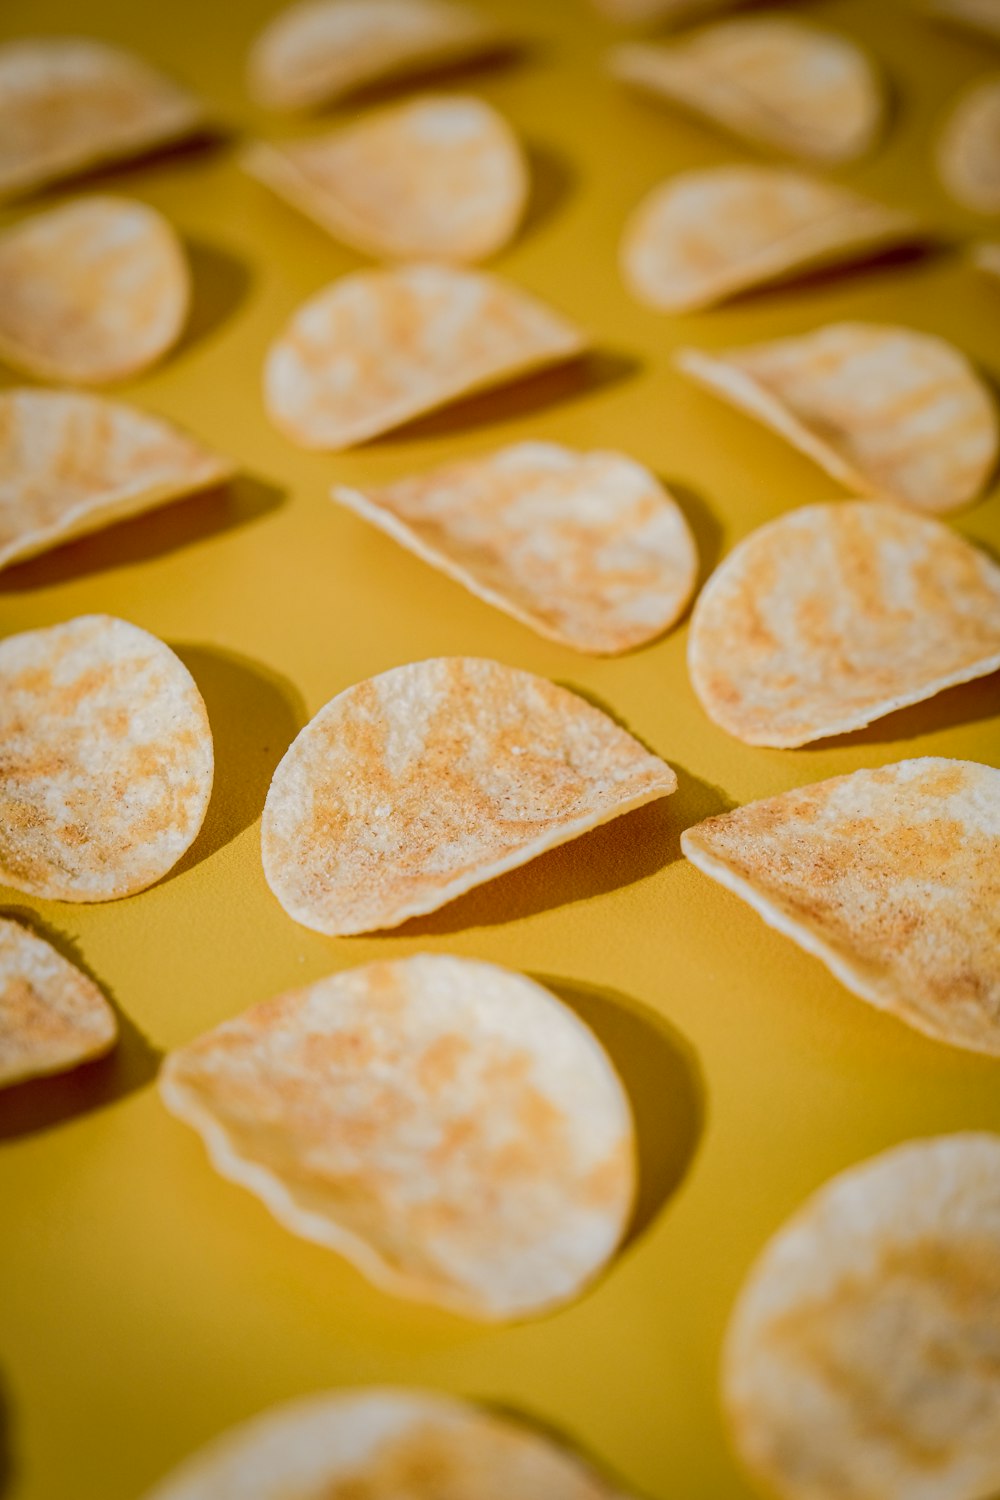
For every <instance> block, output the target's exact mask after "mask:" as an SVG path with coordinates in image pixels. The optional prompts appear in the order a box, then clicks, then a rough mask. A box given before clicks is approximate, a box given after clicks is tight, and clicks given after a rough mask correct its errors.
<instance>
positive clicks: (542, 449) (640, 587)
mask: <svg viewBox="0 0 1000 1500" xmlns="http://www.w3.org/2000/svg"><path fill="white" fill-rule="evenodd" d="M333 497H334V499H335V500H337V501H338V502H339V503H340V504H341V505H345V506H347V508H348V509H349V510H353V511H355V512H356V513H357V514H358V515H359V516H362V517H364V519H365V520H366V521H371V522H372V523H373V524H374V525H376V526H378V527H380V528H381V529H382V530H383V531H385V532H387V533H388V534H389V536H391V537H393V538H394V540H395V541H397V542H401V543H402V544H403V546H404V547H408V548H409V549H410V551H411V552H415V553H416V554H417V556H418V557H421V558H423V559H424V561H425V562H429V563H431V564H432V566H434V567H436V568H440V569H441V570H442V572H444V573H447V574H449V576H450V577H452V578H455V579H457V580H458V582H459V583H461V584H464V585H465V587H466V588H467V589H470V590H471V591H472V592H473V593H474V594H477V595H478V596H479V597H480V598H481V599H485V600H486V602H487V603H488V604H493V605H495V606H496V607H497V608H498V609H503V610H506V612H507V613H508V614H510V615H513V616H514V618H515V619H517V620H521V621H522V622H523V623H524V624H526V625H529V626H530V627H531V628H532V629H533V630H537V631H539V632H540V634H542V635H547V636H550V637H551V638H552V639H554V640H557V641H562V642H563V643H564V644H566V645H568V646H573V647H575V648H576V649H577V650H578V651H589V652H593V653H596V654H599V655H602V654H609V655H614V654H617V653H618V652H621V651H629V650H631V649H633V648H634V647H636V646H640V645H642V644H643V642H645V641H649V640H652V639H653V638H654V637H655V636H658V635H661V634H662V633H663V631H665V630H667V629H668V628H669V627H670V626H671V625H672V624H673V623H674V621H675V620H677V619H678V618H679V616H680V615H681V614H682V613H683V611H684V609H685V607H686V605H687V603H688V600H689V599H690V597H691V594H692V592H693V590H694V585H695V579H696V577H697V572H698V552H697V548H696V546H695V542H694V538H693V537H692V535H691V532H690V529H689V528H688V525H687V522H686V521H685V519H684V515H683V512H682V511H681V509H680V507H679V506H678V505H677V503H676V501H675V500H674V499H673V498H672V497H671V496H670V495H669V494H668V493H667V492H666V490H665V489H664V488H663V486H662V485H661V484H660V482H659V480H658V479H657V478H656V477H655V476H654V475H653V474H651V473H650V472H649V470H648V469H645V468H643V467H642V465H641V464H637V463H636V462H635V461H634V460H633V459H630V458H626V457H625V456H624V454H621V453H605V452H593V453H575V452H573V451H572V450H571V449H569V448H564V447H562V446H561V445H559V444H557V443H517V444H515V445H514V446H513V447H510V448H501V449H499V450H498V451H497V452H495V453H491V454H488V455H486V456H485V457H482V458H474V459H470V460H466V461H465V462H462V463H455V464H449V465H448V466H447V467H445V468H442V469H435V470H433V471H432V472H431V473H429V474H421V475H418V476H417V477H415V478H412V479H402V480H397V481H396V482H395V483H393V484H389V485H385V486H383V487H382V488H381V489H365V490H357V489H350V488H348V487H347V486H346V485H338V486H337V487H336V488H335V489H334V491H333Z"/></svg>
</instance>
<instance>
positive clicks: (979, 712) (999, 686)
mask: <svg viewBox="0 0 1000 1500" xmlns="http://www.w3.org/2000/svg"><path fill="white" fill-rule="evenodd" d="M997 715H1000V675H998V674H997V673H996V672H993V673H991V674H990V675H989V676H988V677H977V678H975V679H974V681H972V682H963V683H960V684H959V685H958V686H957V687H952V688H947V689H946V690H945V691H944V692H943V693H936V694H935V695H934V697H933V698H926V699H924V701H923V702H922V703H913V704H911V705H910V706H909V708H898V709H897V710H896V711H895V713H891V714H885V715H884V716H883V717H882V718H881V719H876V720H875V722H874V723H873V724H868V725H866V726H865V728H864V729H854V730H851V731H850V733H848V734H837V735H830V736H829V738H827V739H822V740H814V741H812V742H811V743H810V744H808V745H803V746H802V747H801V749H802V750H804V751H806V752H810V751H821V752H822V751H826V750H839V749H841V748H843V749H851V748H854V747H857V746H859V745H892V744H896V743H899V742H901V741H903V740H915V739H920V738H921V736H923V735H926V734H943V733H945V731H947V730H950V729H963V728H966V727H968V726H969V725H972V724H978V723H982V722H984V721H985V720H987V719H991V718H995V717H996V716H997Z"/></svg>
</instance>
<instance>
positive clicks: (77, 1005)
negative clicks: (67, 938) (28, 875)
mask: <svg viewBox="0 0 1000 1500" xmlns="http://www.w3.org/2000/svg"><path fill="white" fill-rule="evenodd" d="M117 1036H118V1023H117V1021H116V1020H115V1013H114V1011H113V1010H112V1009H111V1006H110V1005H109V1004H108V1002H107V1000H105V998H104V996H103V995H102V994H101V992H100V990H99V989H98V987H97V985H96V984H95V983H94V981H93V980H92V979H88V978H87V975H86V974H84V973H82V972H81V971H80V970H79V969H78V968H77V967H76V965H75V964H71V963H69V962H68V961H67V960H66V959H65V958H63V956H62V954H61V953H57V952H56V950H55V948H53V946H52V944H51V943H47V942H46V941H45V939H44V938H40V937H38V936H37V935H36V934H35V933H34V932H31V931H30V930H29V929H28V928H27V927H23V926H22V925H21V923H20V922H12V921H10V919H9V918H7V917H0V1088H3V1087H5V1086H6V1085H7V1084H11V1083H21V1082H22V1081H23V1080H24V1079H27V1078H39V1077H42V1076H43V1075H45V1074H48V1073H61V1072H63V1071H64V1070H65V1069H67V1068H75V1067H76V1065H77V1064H78V1063H82V1062H86V1061H87V1060H88V1059H89V1058H91V1057H100V1056H101V1055H102V1054H103V1053H105V1052H107V1051H109V1050H110V1048H112V1047H113V1046H114V1044H115V1041H116V1039H117Z"/></svg>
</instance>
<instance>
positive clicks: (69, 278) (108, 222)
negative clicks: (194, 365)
mask: <svg viewBox="0 0 1000 1500" xmlns="http://www.w3.org/2000/svg"><path fill="white" fill-rule="evenodd" d="M190 296H191V285H190V275H189V272H188V265H187V258H186V256H185V254H184V249H183V246H182V245H181V242H180V240H179V239H178V238H177V235H176V234H175V233H174V231H173V229H172V228H171V226H170V225H169V224H168V223H167V220H166V219H165V218H164V217H163V216H162V214H159V213H157V212H156V210H155V209H153V208H150V207H148V205H147V204H145V203H136V202H134V201H132V200H130V199H127V198H104V197H97V196H96V195H95V196H92V197H87V198H77V199H75V200H74V201H73V202H71V203H66V204H62V205H60V207H58V208H52V209H48V210H47V211H46V212H45V213H41V214H36V215H35V216H34V217H33V218H31V219H27V220H25V222H24V223H21V224H16V225H15V226H14V228H13V229H8V230H6V232H5V233H4V234H3V235H0V358H3V359H4V360H6V362H7V363H8V364H11V365H16V366H17V367H18V368H19V369H21V370H27V371H28V372H29V374H31V375H39V376H41V377H42V378H43V379H45V380H66V381H75V382H79V383H80V384H87V385H91V384H93V385H99V384H102V383H103V382H105V381H109V380H124V379H125V378H127V377H128V376H131V375H138V374H139V373H141V371H143V370H145V369H148V367H149V366H150V365H152V364H155V362H156V361H157V360H158V359H160V358H162V356H163V355H164V354H165V353H166V352H167V350H168V349H169V348H170V347H171V346H172V345H173V344H175V343H176V342H177V340H178V339H179V338H180V335H181V330H182V329H183V327H184V323H185V321H186V319H187V313H188V304H189V301H190Z"/></svg>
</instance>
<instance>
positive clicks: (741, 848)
mask: <svg viewBox="0 0 1000 1500" xmlns="http://www.w3.org/2000/svg"><path fill="white" fill-rule="evenodd" d="M681 846H682V848H683V850H684V853H685V854H686V855H687V857H688V859H690V860H691V861H692V863H694V864H696V865H697V866H698V867H699V869H702V870H704V871H705V873H706V874H708V875H711V876H712V878H713V879H714V880H718V881H719V882H720V883H721V884H722V885H725V886H728V887H729V889H730V890H733V891H735V892H736V894H737V895H738V896H740V897H742V899H743V900H744V901H747V902H749V904H750V905H751V906H752V907H754V909H755V910H756V911H758V912H760V914H761V916H762V917H763V918H764V920H765V922H767V923H768V924H769V925H770V926H771V927H775V928H777V929H778V931H779V932H783V933H784V934H785V935H786V936H787V937H790V938H791V939H792V940H793V942H796V943H798V945H799V947H801V948H804V949H805V950H806V951H807V952H808V953H814V954H815V955H816V956H817V957H818V958H820V959H822V960H823V962H824V963H825V964H826V966H827V968H828V969H830V970H831V972H832V973H833V974H835V975H836V977H837V978H838V979H839V980H840V981H841V982H842V983H843V984H846V985H847V987H848V989H850V990H852V991H853V992H854V994H856V995H860V996H861V998H862V999H864V1000H868V1001H870V1002H871V1003H872V1004H873V1005H875V1006H877V1007H878V1008H879V1009H880V1010H885V1011H888V1012H889V1013H890V1014H891V1015H894V1016H897V1017H898V1018H899V1019H900V1020H902V1021H906V1022H907V1023H908V1024H909V1025H910V1026H914V1027H916V1028H917V1030H918V1031H923V1032H925V1033H926V1034H927V1035H928V1036H932V1037H934V1038H936V1039H937V1040H938V1041H942V1042H947V1043H949V1044H950V1045H952V1046H955V1047H965V1048H967V1049H969V1050H970V1051H974V1052H985V1053H990V1054H992V1055H993V1056H994V1057H1000V771H996V770H993V769H992V768H991V767H990V766H981V765H977V764H975V763H974V762H972V761H963V760H943V759H937V758H933V757H928V758H925V759H920V760H905V761H901V762H899V763H898V764H896V765H889V766H883V767H882V768H881V769H880V770H875V771H855V772H854V773H853V774H852V775H849V776H837V777H835V778H834V779H833V780H831V781H821V782H818V783H816V784H815V785H813V786H806V787H802V788H800V789H799V790H797V791H793V792H784V793H782V795H781V796H778V797H770V798H768V799H767V801H764V802H753V803H751V804H750V805H749V806H747V807H741V808H737V809H736V811H735V812H730V813H723V814H722V815H721V816H720V817H716V818H709V819H708V820H707V822H704V823H699V824H698V825H697V827H695V828H689V829H687V830H686V832H685V833H684V834H682V836H681Z"/></svg>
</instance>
